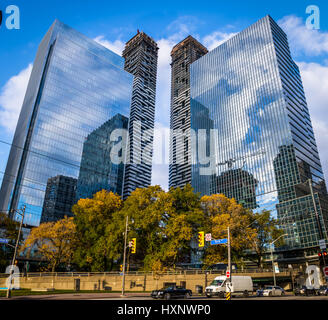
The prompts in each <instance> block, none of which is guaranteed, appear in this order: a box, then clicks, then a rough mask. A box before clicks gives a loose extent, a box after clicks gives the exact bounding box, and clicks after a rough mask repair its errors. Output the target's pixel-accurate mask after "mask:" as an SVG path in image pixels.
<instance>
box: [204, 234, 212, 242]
mask: <svg viewBox="0 0 328 320" xmlns="http://www.w3.org/2000/svg"><path fill="white" fill-rule="evenodd" d="M211 240H212V233H206V234H205V241H211Z"/></svg>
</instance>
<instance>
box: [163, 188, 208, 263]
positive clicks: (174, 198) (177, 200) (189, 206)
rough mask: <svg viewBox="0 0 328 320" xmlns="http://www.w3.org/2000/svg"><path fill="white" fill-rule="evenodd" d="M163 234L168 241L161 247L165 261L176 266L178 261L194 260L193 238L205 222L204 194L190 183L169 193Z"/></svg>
mask: <svg viewBox="0 0 328 320" xmlns="http://www.w3.org/2000/svg"><path fill="white" fill-rule="evenodd" d="M165 200H166V201H165V210H164V212H165V213H164V216H163V234H164V237H165V239H166V241H165V242H164V243H163V245H162V248H161V252H160V254H161V261H162V265H163V266H164V267H165V268H168V269H175V268H176V265H177V264H178V263H182V262H190V258H191V253H192V246H191V244H192V241H195V240H196V238H197V232H198V231H199V230H200V228H201V226H202V225H203V224H204V222H205V220H204V211H203V210H202V207H201V202H200V196H199V194H196V193H194V192H193V188H192V187H191V185H190V184H187V185H185V186H184V187H183V188H171V189H170V190H169V192H167V194H166V199H165Z"/></svg>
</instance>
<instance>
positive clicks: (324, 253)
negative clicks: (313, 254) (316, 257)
mask: <svg viewBox="0 0 328 320" xmlns="http://www.w3.org/2000/svg"><path fill="white" fill-rule="evenodd" d="M322 254H323V256H324V258H326V257H327V255H328V253H327V251H325V250H324V251H323V252H322Z"/></svg>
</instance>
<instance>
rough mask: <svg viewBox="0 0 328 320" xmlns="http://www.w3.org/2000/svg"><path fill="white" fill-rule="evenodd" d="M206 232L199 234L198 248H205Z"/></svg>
mask: <svg viewBox="0 0 328 320" xmlns="http://www.w3.org/2000/svg"><path fill="white" fill-rule="evenodd" d="M204 244H205V241H204V231H200V232H198V247H204Z"/></svg>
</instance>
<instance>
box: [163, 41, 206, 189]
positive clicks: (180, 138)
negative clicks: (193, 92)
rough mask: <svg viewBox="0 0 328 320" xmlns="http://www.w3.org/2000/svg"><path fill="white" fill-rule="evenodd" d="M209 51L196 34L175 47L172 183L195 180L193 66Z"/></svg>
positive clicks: (172, 86) (170, 179) (183, 183)
mask: <svg viewBox="0 0 328 320" xmlns="http://www.w3.org/2000/svg"><path fill="white" fill-rule="evenodd" d="M207 52H208V51H207V49H206V48H205V47H204V46H203V45H202V44H201V43H199V42H198V41H197V40H196V39H194V38H193V37H192V36H188V37H187V38H186V39H184V40H183V41H181V42H179V43H178V44H177V45H176V46H174V47H173V49H172V51H171V58H172V63H171V113H170V128H171V137H170V165H169V187H183V186H184V185H186V184H187V183H191V153H190V152H191V151H190V145H191V138H190V68H189V67H190V64H191V63H193V62H194V61H196V60H197V59H199V58H200V57H202V56H203V55H204V54H206V53H207ZM172 130H173V131H172Z"/></svg>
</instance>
